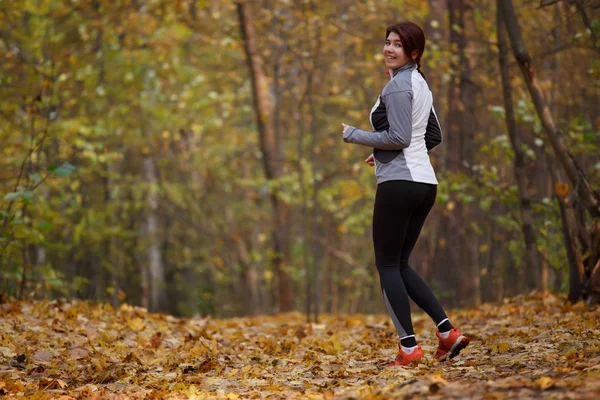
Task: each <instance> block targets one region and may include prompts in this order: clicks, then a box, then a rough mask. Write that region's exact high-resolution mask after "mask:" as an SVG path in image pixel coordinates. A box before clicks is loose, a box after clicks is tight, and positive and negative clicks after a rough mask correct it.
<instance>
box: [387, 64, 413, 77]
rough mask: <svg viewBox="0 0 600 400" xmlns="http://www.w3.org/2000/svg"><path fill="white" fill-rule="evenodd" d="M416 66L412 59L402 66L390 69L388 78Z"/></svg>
mask: <svg viewBox="0 0 600 400" xmlns="http://www.w3.org/2000/svg"><path fill="white" fill-rule="evenodd" d="M416 68H417V64H416V63H414V62H412V61H409V62H407V63H406V64H404V65H403V66H401V67H400V68H397V69H394V70H390V79H392V78H393V77H395V76H396V75H398V73H400V72H402V71H406V70H413V69H416Z"/></svg>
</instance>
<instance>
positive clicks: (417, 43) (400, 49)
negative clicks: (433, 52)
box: [383, 21, 425, 72]
mask: <svg viewBox="0 0 600 400" xmlns="http://www.w3.org/2000/svg"><path fill="white" fill-rule="evenodd" d="M385 38H386V39H385V46H383V55H384V57H385V64H386V66H387V67H388V68H390V69H398V68H400V67H402V66H403V65H404V64H406V63H407V62H409V61H413V62H415V63H416V64H417V65H418V66H419V67H420V66H421V56H422V55H423V51H424V50H425V34H424V33H423V30H422V29H421V28H419V26H418V25H417V24H414V23H412V22H410V21H405V22H401V23H399V24H395V25H392V26H390V27H388V28H387V30H386V32H385ZM419 72H420V71H419Z"/></svg>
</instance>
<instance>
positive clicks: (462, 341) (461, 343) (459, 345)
mask: <svg viewBox="0 0 600 400" xmlns="http://www.w3.org/2000/svg"><path fill="white" fill-rule="evenodd" d="M469 342H470V340H469V338H468V337H466V336H459V337H458V339H456V340H455V341H454V344H453V345H452V347H450V351H449V352H447V353H446V354H444V355H443V356H441V357H440V358H438V361H446V359H447V358H448V357H450V358H454V357H456V356H457V355H458V353H460V352H461V351H462V349H464V348H465V347H467V346H468V345H469Z"/></svg>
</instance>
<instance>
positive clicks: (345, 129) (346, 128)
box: [342, 122, 350, 134]
mask: <svg viewBox="0 0 600 400" xmlns="http://www.w3.org/2000/svg"><path fill="white" fill-rule="evenodd" d="M342 126H343V127H344V129H343V130H342V134H346V131H347V130H348V128H350V126H348V125H346V124H344V123H343V122H342Z"/></svg>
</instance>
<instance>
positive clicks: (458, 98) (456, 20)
mask: <svg viewBox="0 0 600 400" xmlns="http://www.w3.org/2000/svg"><path fill="white" fill-rule="evenodd" d="M447 4H448V16H449V18H448V23H449V27H450V43H451V46H452V47H453V48H455V49H456V53H457V56H458V57H456V58H454V59H453V61H452V63H451V70H452V71H453V76H452V79H451V82H450V87H449V92H448V110H447V111H448V114H447V124H448V125H447V128H446V135H445V136H446V138H447V140H446V142H447V143H448V151H447V154H448V157H447V158H446V163H447V165H448V168H450V169H453V170H457V169H461V168H462V166H466V167H468V166H470V165H471V164H472V163H473V161H474V153H473V140H474V136H475V129H476V126H475V124H474V121H473V115H475V111H474V108H475V91H476V87H475V84H474V82H473V80H472V73H471V68H472V62H473V61H472V60H473V58H469V57H467V55H466V50H467V41H466V38H465V30H466V29H467V26H466V25H467V24H466V23H465V22H466V21H467V20H470V19H471V18H472V12H471V10H470V9H468V8H467V7H466V6H465V3H464V1H463V0H448V2H447ZM468 25H469V26H470V25H471V24H468ZM451 199H452V200H451V201H452V203H449V205H450V204H451V206H450V207H449V208H447V209H446V210H444V215H448V218H444V219H445V220H446V221H445V223H444V224H443V226H444V233H443V236H442V237H443V238H444V239H445V242H446V243H447V246H446V247H445V252H446V256H442V257H443V258H442V259H443V260H444V263H449V264H450V265H447V266H446V267H445V269H446V270H450V271H453V272H451V276H453V277H454V282H449V283H450V287H451V288H456V289H457V290H458V293H457V299H455V304H457V305H461V306H467V305H472V304H478V303H479V302H480V300H481V295H480V272H479V265H478V263H477V260H476V258H475V254H476V251H477V250H476V249H477V247H478V246H477V245H476V244H474V243H466V242H465V241H464V240H461V238H460V235H459V234H458V233H457V232H456V231H457V230H461V231H463V233H465V232H467V231H468V230H470V225H468V224H465V221H472V220H474V216H473V215H469V214H470V213H469V210H468V207H467V205H466V204H463V202H462V201H461V200H460V199H459V198H458V197H457V196H454V195H453V196H452V197H451ZM459 225H460V226H459ZM473 239H475V238H474V237H473ZM471 245H473V246H471ZM473 249H475V252H474V251H473ZM450 260H454V262H453V263H452V262H451V261H450ZM445 286H447V285H445Z"/></svg>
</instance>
